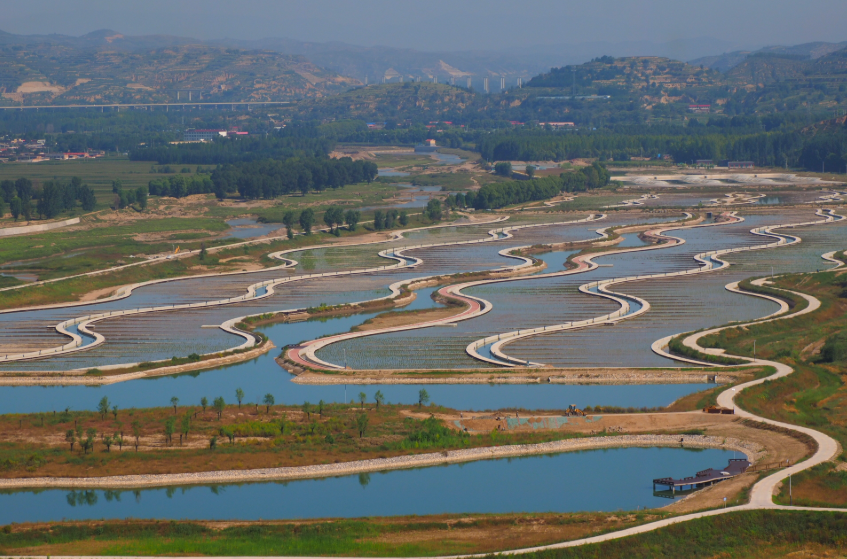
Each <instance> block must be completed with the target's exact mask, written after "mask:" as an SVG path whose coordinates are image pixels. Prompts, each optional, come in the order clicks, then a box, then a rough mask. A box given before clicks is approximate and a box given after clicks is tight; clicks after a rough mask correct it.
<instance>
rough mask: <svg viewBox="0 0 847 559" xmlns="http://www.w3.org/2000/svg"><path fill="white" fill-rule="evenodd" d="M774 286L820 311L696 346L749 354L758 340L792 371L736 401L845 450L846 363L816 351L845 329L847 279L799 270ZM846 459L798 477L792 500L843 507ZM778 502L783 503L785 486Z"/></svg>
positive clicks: (760, 352)
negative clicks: (809, 299) (808, 298)
mask: <svg viewBox="0 0 847 559" xmlns="http://www.w3.org/2000/svg"><path fill="white" fill-rule="evenodd" d="M776 286H777V287H784V288H787V289H792V290H794V291H800V292H804V293H808V294H811V295H814V296H815V297H817V298H818V299H819V300H820V301H821V308H820V309H818V310H817V311H815V312H813V313H810V314H807V315H803V316H800V317H797V318H790V319H786V320H779V321H775V322H771V323H767V324H761V325H757V326H746V327H744V328H743V329H742V328H733V329H729V330H724V331H723V332H722V333H720V334H719V335H714V336H710V337H709V338H707V339H705V340H704V341H703V343H702V344H701V345H704V344H708V345H710V346H714V347H721V348H724V349H726V350H727V352H728V353H733V354H737V355H746V356H752V353H753V340H756V355H757V356H758V357H762V358H765V359H770V360H775V361H780V362H783V363H787V364H789V365H791V366H792V367H794V368H795V373H794V374H792V375H790V376H788V377H785V378H782V379H779V380H775V381H768V382H765V383H763V384H761V385H759V386H755V387H752V388H749V389H747V390H745V391H744V392H742V393H741V394H739V396H738V397H737V402H738V403H739V405H741V406H742V407H744V408H745V409H747V410H749V411H751V412H753V413H756V414H758V415H762V416H765V417H771V418H774V419H778V420H780V421H785V422H788V423H794V424H799V425H806V426H808V427H812V428H814V429H818V430H820V431H823V432H825V433H827V434H829V435H830V436H832V437H834V438H835V439H836V440H838V442H839V443H840V444H841V445H842V447H847V386H845V383H844V375H845V374H847V363H844V362H840V363H839V362H836V363H824V362H822V361H821V359H820V355H819V353H818V352H819V350H820V347H821V345H822V344H823V342H824V340H826V339H827V338H829V337H830V336H832V335H833V334H836V333H838V332H844V331H845V330H847V321H845V320H844V317H845V315H847V297H845V296H844V294H845V291H847V290H845V286H847V276H845V274H844V273H841V274H839V273H837V272H821V273H817V274H797V275H791V276H786V277H783V278H778V279H777V281H776ZM844 459H845V455H842V456H841V457H840V461H839V462H836V463H832V464H825V465H823V466H819V467H817V468H814V469H812V470H810V471H808V472H804V473H802V474H800V475H799V476H796V477H795V478H794V481H793V495H794V504H808V505H813V506H814V505H825V506H847V473H845V472H844V471H843V470H842V469H841V468H840V465H841V463H842V461H843V460H844ZM777 500H778V501H779V502H784V503H788V489H787V487H783V491H782V493H781V494H780V495H779V496H778V498H777Z"/></svg>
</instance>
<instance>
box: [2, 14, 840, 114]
mask: <svg viewBox="0 0 847 559" xmlns="http://www.w3.org/2000/svg"><path fill="white" fill-rule="evenodd" d="M845 47H847V42H843V43H826V42H815V43H807V44H803V45H794V46H771V47H765V48H760V49H752V48H747V49H744V48H743V45H738V44H731V43H729V42H726V41H719V40H715V39H711V38H708V37H701V38H690V39H685V40H677V41H669V42H664V43H652V42H648V41H629V42H620V43H611V42H590V43H580V44H559V45H545V46H528V47H524V48H520V49H511V50H509V51H508V52H506V51H483V50H480V51H457V52H423V51H418V50H414V49H404V48H396V47H389V46H371V47H364V46H357V45H351V44H348V43H342V42H326V43H321V42H304V41H297V40H293V39H286V38H264V39H255V40H236V39H219V40H212V41H202V40H198V39H193V38H189V37H178V36H171V35H142V36H130V35H124V34H121V33H119V32H117V31H112V30H100V31H95V32H92V33H88V34H86V35H83V36H80V37H73V36H68V35H58V34H51V35H15V34H12V33H7V32H2V31H0V60H2V64H0V94H2V98H0V103H2V104H5V105H9V104H21V103H23V104H28V105H31V104H74V103H145V102H150V103H152V102H174V101H176V100H177V98H179V99H180V100H184V99H185V97H182V96H180V95H179V94H178V93H177V92H178V91H181V92H183V94H187V93H188V92H189V91H192V92H196V93H192V100H195V101H196V100H199V98H198V97H197V96H200V95H202V96H203V100H206V101H211V102H228V101H262V100H265V101H267V100H277V101H282V100H295V99H302V98H309V97H313V98H314V97H324V96H327V95H332V94H336V93H340V92H342V91H346V90H347V89H349V88H350V87H353V86H357V85H360V84H362V83H366V82H367V83H378V82H381V81H384V80H385V81H394V82H396V81H415V80H425V81H432V80H433V79H437V80H438V81H439V82H441V83H455V84H457V85H462V86H464V85H466V84H467V83H468V82H467V80H468V79H470V80H471V84H472V86H473V87H474V88H475V89H476V90H481V89H482V79H483V78H485V77H487V78H489V79H490V84H489V85H490V91H492V92H497V91H499V88H500V83H499V80H498V79H497V78H504V79H505V85H506V87H507V88H509V87H513V86H514V85H515V84H516V79H517V78H521V79H522V80H523V81H524V83H527V82H528V81H529V80H530V79H531V78H532V77H534V76H538V75H539V74H543V73H546V72H549V70H550V68H556V67H564V66H567V65H576V64H582V63H584V62H586V61H588V60H591V59H593V58H597V57H600V56H603V55H610V56H613V57H627V56H637V57H662V58H668V59H671V60H674V61H684V60H688V61H689V64H690V66H692V67H693V68H696V67H698V66H702V67H704V68H708V69H713V70H717V71H719V72H722V73H723V74H724V75H725V77H724V78H721V77H720V76H715V77H712V78H711V79H710V80H709V81H711V82H712V83H714V84H718V83H732V84H734V85H742V86H743V85H751V84H760V83H770V82H773V81H775V80H782V79H799V77H800V76H803V75H808V74H810V73H811V74H816V73H821V72H823V73H832V72H835V73H841V72H843V71H844V70H842V69H841V66H842V64H841V63H840V62H837V61H833V60H830V59H829V58H828V57H831V56H833V53H837V52H838V51H840V50H842V49H844V48H845ZM733 49H735V50H733ZM718 51H723V54H714V53H715V52H718ZM839 60H840V58H839ZM687 73H691V72H687ZM639 79H641V78H639ZM674 79H676V78H674ZM671 81H673V80H671ZM624 85H625V84H624ZM194 95H197V96H194Z"/></svg>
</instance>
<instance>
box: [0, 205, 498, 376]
mask: <svg viewBox="0 0 847 559" xmlns="http://www.w3.org/2000/svg"><path fill="white" fill-rule="evenodd" d="M508 218H509V216H502V217H498V218H496V219H493V220H490V221H483V222H469V223H460V224H439V225H432V226H427V227H417V228H414V229H407V230H404V231H395V232H392V235H391V237H390V238H389V239H385V240H380V241H370V242H365V243H355V244H349V245H338V244H325V245H317V246H310V247H299V248H294V249H288V250H283V251H278V252H274V253H271V254H269V255H268V256H269V257H270V258H273V259H275V260H280V261H282V262H283V263H282V264H281V265H280V266H276V267H271V268H265V269H262V270H252V271H247V272H244V271H242V272H224V273H217V274H202V275H196V276H184V277H179V278H165V279H160V280H151V281H147V282H142V283H137V284H133V285H130V286H125V287H122V288H120V289H118V291H117V292H116V293H115V294H114V295H113V296H112V297H108V298H105V299H99V300H96V301H90V302H88V301H87V302H75V303H60V304H57V305H44V306H39V307H26V308H20V309H9V310H5V311H0V313H11V312H27V311H33V310H43V309H54V308H65V307H76V306H82V305H96V304H101V303H104V302H109V301H113V300H117V299H123V298H126V297H129V296H130V295H131V293H132V292H133V291H134V290H135V289H137V288H139V287H145V286H149V285H153V284H158V283H166V282H175V281H181V280H186V279H200V278H205V277H219V276H229V275H244V274H253V273H260V272H272V271H277V270H285V269H290V268H293V267H294V266H296V265H297V261H296V260H292V259H289V258H286V257H285V256H284V255H285V254H291V253H296V252H303V251H306V250H316V249H321V248H337V247H343V246H344V247H346V246H350V247H352V246H367V245H373V244H382V243H386V242H393V241H397V240H399V239H402V238H403V235H404V234H405V233H409V232H412V231H421V230H427V229H439V228H445V227H466V226H470V225H486V224H491V223H498V222H502V221H505V220H507V219H508ZM489 234H490V233H489ZM242 244H243V243H242ZM231 246H234V245H228V247H231ZM383 253H385V254H383ZM379 255H380V256H382V257H384V258H388V259H391V260H397V261H398V264H394V265H392V266H379V267H374V268H368V269H362V270H344V271H340V272H325V273H321V274H306V275H301V276H293V277H287V278H279V279H275V280H266V281H263V282H259V283H256V284H253V285H250V286H248V287H247V291H246V293H244V294H243V295H239V296H236V297H230V298H228V299H219V300H214V301H204V302H202V303H183V304H171V305H161V306H153V307H141V308H135V309H124V310H114V311H106V312H102V313H96V314H91V315H86V316H82V317H76V318H72V319H69V320H65V321H63V322H60V323H59V324H57V325H56V327H55V329H56V331H57V332H58V333H59V334H63V335H65V336H68V337H70V338H71V341H70V342H68V343H66V344H64V345H61V346H57V347H52V348H47V349H42V350H36V351H30V352H22V353H18V354H5V355H3V356H0V363H9V362H16V361H28V360H35V359H44V358H49V357H55V356H57V355H66V354H69V353H75V352H78V351H83V350H88V349H91V348H93V347H96V346H99V345H101V344H103V343H104V342H105V341H106V339H105V338H104V337H103V336H102V335H101V334H99V333H97V332H93V331H91V330H89V329H88V327H89V326H90V325H92V324H94V323H95V322H99V321H101V320H106V319H109V318H116V317H122V316H130V315H137V314H146V313H151V312H165V311H174V310H182V309H191V308H201V307H214V306H222V305H230V304H236V303H240V302H244V301H248V300H250V301H252V300H257V299H263V298H266V297H270V296H271V295H273V294H274V290H273V288H274V286H275V285H280V284H283V283H289V282H292V281H300V280H305V279H315V278H320V277H329V276H338V275H352V274H363V273H372V272H379V271H384V270H389V269H396V268H405V267H414V266H417V265H419V264H420V261H418V262H415V263H410V262H408V261H407V260H405V259H403V258H398V257H395V256H393V255H389V254H387V251H382V252H380V253H379ZM397 294H398V293H394V292H392V293H391V294H389V295H388V296H386V297H394V296H396V295H397ZM386 297H381V298H378V299H374V300H380V299H384V298H386ZM297 310H304V309H297ZM280 312H294V311H280ZM244 318H246V317H239V318H238V319H231V320H228V321H226V322H225V323H223V324H221V325H220V328H221V329H222V330H224V331H226V332H228V333H230V334H234V335H237V336H239V337H242V338H244V339H245V341H244V343H242V344H241V345H240V346H237V347H233V348H229V349H227V350H224V351H225V352H229V351H235V350H241V349H246V348H250V347H253V346H254V345H255V344H256V338H255V336H253V335H252V334H250V333H248V332H243V331H241V330H239V329H238V328H236V327H235V324H236V323H237V322H239V321H240V320H243V319H244ZM74 326H76V330H77V332H82V334H83V336H80V335H79V334H78V333H77V332H74V331H73V330H68V328H72V327H74ZM86 338H88V339H89V340H90V341H89V343H84V342H85V340H86ZM217 353H221V352H220V351H215V352H212V353H208V354H204V355H213V354H217ZM134 365H138V363H121V364H117V365H105V366H102V367H99V369H100V370H108V369H114V368H124V367H131V366H134Z"/></svg>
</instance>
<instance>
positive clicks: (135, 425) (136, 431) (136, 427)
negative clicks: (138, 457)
mask: <svg viewBox="0 0 847 559" xmlns="http://www.w3.org/2000/svg"><path fill="white" fill-rule="evenodd" d="M132 436H133V437H135V452H138V440H139V439H140V438H141V423H139V422H138V420H137V419H136V420H135V421H133V422H132Z"/></svg>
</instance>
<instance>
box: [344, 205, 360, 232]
mask: <svg viewBox="0 0 847 559" xmlns="http://www.w3.org/2000/svg"><path fill="white" fill-rule="evenodd" d="M361 218H362V213H361V212H360V211H359V210H347V212H346V213H345V214H344V223H346V224H347V229H348V230H349V231H355V230H356V225H358V224H359V220H360V219H361Z"/></svg>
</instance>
